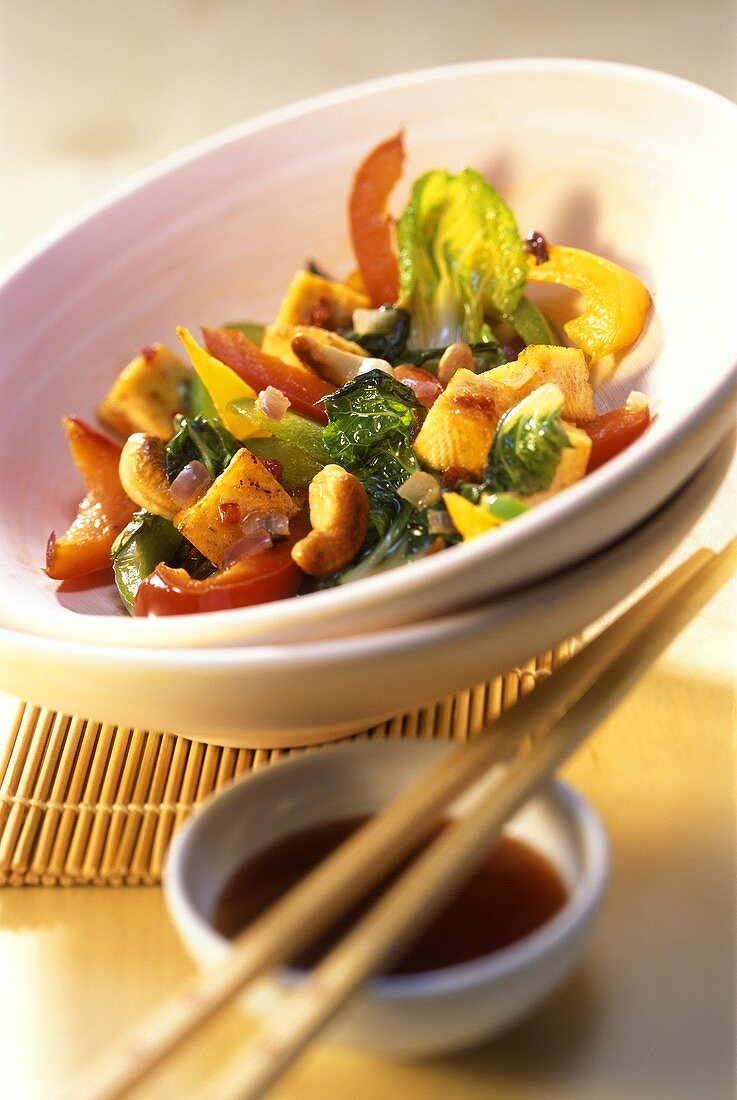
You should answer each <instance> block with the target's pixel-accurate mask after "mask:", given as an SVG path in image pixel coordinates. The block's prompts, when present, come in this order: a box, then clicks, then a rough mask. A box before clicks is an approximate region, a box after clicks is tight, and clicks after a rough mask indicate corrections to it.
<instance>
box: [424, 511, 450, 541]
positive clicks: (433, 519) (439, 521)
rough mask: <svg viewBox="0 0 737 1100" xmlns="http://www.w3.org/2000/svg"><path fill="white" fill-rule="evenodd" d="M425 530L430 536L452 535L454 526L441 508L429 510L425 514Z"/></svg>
mask: <svg viewBox="0 0 737 1100" xmlns="http://www.w3.org/2000/svg"><path fill="white" fill-rule="evenodd" d="M427 529H428V531H429V532H430V534H431V535H452V534H453V533H454V532H455V524H454V523H453V520H452V519H451V518H450V516H449V515H448V513H447V512H444V511H443V510H442V509H441V508H431V509H430V511H429V512H428V513H427Z"/></svg>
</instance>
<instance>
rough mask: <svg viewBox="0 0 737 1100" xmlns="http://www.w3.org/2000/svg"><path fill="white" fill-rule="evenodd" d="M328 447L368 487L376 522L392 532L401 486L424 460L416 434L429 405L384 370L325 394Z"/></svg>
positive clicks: (379, 530) (377, 528)
mask: <svg viewBox="0 0 737 1100" xmlns="http://www.w3.org/2000/svg"><path fill="white" fill-rule="evenodd" d="M325 408H326V410H327V414H328V424H327V427H326V428H325V429H324V431H323V442H324V444H325V449H326V450H327V452H328V454H329V455H330V457H331V458H332V460H333V461H334V462H337V463H339V464H340V465H341V466H343V467H344V468H345V469H346V470H349V471H350V472H351V473H354V474H355V475H356V477H358V478H359V479H360V480H361V481H362V482H363V485H364V488H365V489H366V492H367V493H368V498H369V504H370V514H371V524H372V526H373V527H374V529H375V531H376V532H377V533H378V535H379V536H382V535H384V534H385V533H386V531H387V529H388V528H389V526H390V525H391V523H392V522H393V520H394V518H395V517H396V514H397V512H398V510H399V508H400V504H401V502H400V501H399V498H398V497H397V495H396V491H397V489H398V488H399V486H400V485H401V484H402V482H404V481H406V479H407V477H408V476H409V475H410V474H411V473H412V472H413V471H415V470H417V469H419V464H418V462H417V459H416V458H415V455H414V453H413V451H412V439H413V436H414V434H415V432H416V429H417V427H418V424H419V420H420V418H421V416H422V415H423V414H424V410H423V408H422V406H421V405H420V403H419V401H418V400H417V398H416V397H415V395H414V393H413V392H412V390H411V389H410V388H409V387H408V386H405V385H403V384H402V383H401V382H397V381H396V380H395V379H393V378H389V377H388V376H387V375H386V374H384V373H383V372H382V371H379V370H373V371H369V372H368V373H367V374H363V375H360V376H359V377H358V378H355V379H354V380H353V381H352V382H348V383H347V385H345V386H343V387H342V389H340V390H337V391H336V392H335V393H333V394H330V396H329V397H326V398H325Z"/></svg>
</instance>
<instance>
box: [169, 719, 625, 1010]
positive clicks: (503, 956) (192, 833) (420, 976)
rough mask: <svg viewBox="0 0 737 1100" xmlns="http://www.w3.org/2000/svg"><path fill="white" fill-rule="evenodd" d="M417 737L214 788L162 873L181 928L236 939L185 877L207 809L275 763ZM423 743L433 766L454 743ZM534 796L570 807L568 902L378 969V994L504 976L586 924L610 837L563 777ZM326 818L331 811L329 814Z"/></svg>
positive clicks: (222, 942)
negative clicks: (486, 937) (414, 967)
mask: <svg viewBox="0 0 737 1100" xmlns="http://www.w3.org/2000/svg"><path fill="white" fill-rule="evenodd" d="M418 743H421V742H415V741H412V742H407V741H398V742H386V741H382V742H367V743H359V744H356V743H352V744H345V743H343V744H336V745H331V746H329V747H328V748H326V749H325V750H322V751H320V752H319V753H314V754H310V755H307V756H299V757H293V758H291V759H289V760H280V761H277V762H276V764H275V766H274V767H272V768H269V769H267V770H264V771H261V772H258V773H249V774H248V775H245V776H241V777H239V778H238V779H235V780H232V781H231V782H230V783H229V784H227V786H226V787H225V788H224V789H222V790H221V791H218V792H215V793H214V794H212V795H210V796H209V797H208V798H207V799H206V800H205V801H204V802H203V804H202V806H201V807H199V808H198V809H197V811H196V812H195V813H194V814H193V815H192V816H191V817H190V818H189V820H188V821H187V822H186V823H185V825H184V826H183V827H182V829H181V830H180V831H179V833H178V834H177V836H176V837H175V838H174V840H173V842H172V845H171V847H170V849H169V852H168V854H167V859H166V864H165V868H164V880H163V884H164V897H165V900H166V905H167V908H168V910H169V916H170V918H171V919H172V921H173V922H174V924H175V925H176V927H177V931H178V932H179V934H180V935H182V934H183V933H182V927H183V926H189V928H190V929H194V930H195V931H196V934H197V936H198V937H199V938H204V939H206V940H207V942H208V943H209V945H210V946H211V947H212V948H214V949H215V950H217V951H218V952H219V953H221V954H222V953H224V952H225V951H226V949H227V946H228V944H229V942H230V941H229V940H228V938H227V937H226V936H223V935H221V934H220V933H219V932H217V931H216V930H215V929H214V928H213V926H212V924H211V923H210V922H209V921H208V920H206V919H205V918H204V917H202V916H201V915H200V914H199V913H198V911H197V909H196V908H195V906H194V904H193V903H192V901H191V898H190V895H189V893H188V891H187V885H186V881H185V867H186V863H187V858H188V853H189V849H190V846H191V844H192V843H193V837H196V835H197V832H198V831H199V830H200V829H201V828H202V824H201V822H202V819H203V818H204V817H205V815H206V814H207V815H210V814H211V813H213V812H214V813H216V814H217V813H220V814H224V813H228V804H229V803H232V804H233V809H232V811H231V812H234V813H237V812H238V809H237V807H238V804H239V801H241V800H242V799H243V798H244V797H245V793H244V792H245V791H246V790H247V789H248V784H249V783H253V782H256V781H259V782H262V783H263V782H268V781H269V779H268V777H269V775H273V774H274V772H276V771H279V772H280V774H281V775H282V777H283V774H284V773H283V769H284V768H287V769H290V768H291V769H299V768H300V767H301V768H304V767H305V766H307V767H320V765H321V764H322V763H323V762H324V758H325V756H326V755H328V757H329V759H328V764H329V763H330V759H332V758H334V755H335V753H341V752H342V753H347V754H348V755H350V756H352V757H353V759H352V761H351V766H353V767H356V766H357V765H358V764H359V763H360V762H359V761H358V760H357V759H356V758H357V757H358V756H361V755H364V754H365V755H371V754H375V755H376V756H379V755H380V754H381V752H382V751H384V752H385V751H386V746H387V745H391V746H392V748H391V749H390V750H389V751H394V752H397V751H399V752H400V753H401V752H407V751H408V750H407V745H408V744H412V745H415V744H418ZM421 744H423V748H422V749H421V750H415V749H413V750H411V751H415V752H418V755H419V753H420V752H421V753H422V754H423V756H424V757H425V758H427V759H426V760H425V761H424V762H423V763H424V766H428V767H429V766H431V764H432V760H433V759H435V758H437V759H439V758H441V757H442V755H443V753H445V752H449V751H451V750H452V748H453V747H454V746H452V745H451V744H449V743H447V742H440V741H430V742H425V743H421ZM400 746H401V747H400ZM418 774H419V773H418ZM279 781H280V780H279V779H278V778H277V779H272V782H277V783H278V782H279ZM532 798H533V799H537V798H539V799H543V800H546V801H551V802H552V803H553V804H554V805H557V806H561V807H562V808H563V809H564V810H565V811H566V821H565V824H564V825H563V829H564V830H565V831H566V832H567V833H568V836H569V837H570V838H572V840H573V842H574V844H575V845H576V846H577V848H578V857H579V866H578V873H577V875H576V878H575V882H574V883H573V886H572V888H570V892H569V894H568V897H567V900H566V902H565V904H564V905H563V906H562V908H561V909H560V910H559V911H558V912H557V913H556V914H555V916H554V917H552V918H551V919H550V920H548V921H546V922H545V924H543V925H541V926H540V927H539V928H537V929H536V930H535V931H533V932H531V933H530V934H528V935H527V936H524V937H522V938H521V939H519V940H517V941H515V942H514V943H513V944H510V945H509V946H508V947H504V948H501V949H499V950H498V951H495V952H492V953H490V954H486V955H481V956H479V957H478V958H475V959H470V960H468V961H467V962H464V963H458V964H456V965H454V966H446V967H439V968H438V969H436V970H428V971H422V972H419V973H415V974H399V975H381V976H374V977H372V978H370V979H369V980H368V981H367V982H366V985H365V988H366V990H367V991H368V992H369V993H370V995H371V996H372V997H375V998H376V999H379V1000H384V1001H397V1000H411V999H413V998H425V997H437V996H446V995H452V994H455V993H460V992H463V991H467V990H470V989H472V988H474V987H477V986H480V985H488V984H490V983H492V982H500V981H504V980H505V979H506V978H508V977H509V976H511V975H512V974H515V973H518V972H520V971H525V970H528V969H531V968H533V967H535V966H536V965H538V964H539V963H540V962H541V961H542V960H543V959H544V958H545V957H547V956H548V955H550V954H552V953H555V952H556V951H559V950H563V949H564V948H565V947H566V945H567V944H568V943H569V942H570V940H571V939H573V938H575V936H576V935H577V934H578V933H579V932H580V931H581V929H582V928H583V927H585V925H586V924H587V922H588V921H589V919H590V918H591V917H592V916H593V914H594V913H595V911H596V909H597V908H598V906H599V904H600V902H601V900H602V897H603V895H604V891H605V889H606V885H607V882H608V879H609V873H610V867H611V856H610V846H609V840H608V836H607V833H606V829H605V827H604V824H603V822H602V819H601V817H600V816H599V814H598V813H597V811H596V810H595V809H594V807H593V806H592V804H591V803H590V802H589V801H588V800H587V799H586V798H585V797H584V796H583V794H581V792H579V791H577V790H576V789H575V788H574V787H572V786H571V785H570V784H569V783H566V782H564V781H563V780H561V779H558V778H555V779H553V780H551V782H550V783H547V784H545V785H544V786H543V787H542V788H540V790H539V791H538V792H537V793H536V794H535V795H534V796H532ZM530 801H532V799H530ZM328 819H329V818H325V820H328ZM266 847H268V841H266V842H265V843H264V844H260V845H259V846H258V848H257V849H256V851H262V850H263V849H264V848H266ZM533 847H534V845H533ZM551 862H553V863H554V865H555V866H556V868H557V869H559V864H558V863H557V862H556V860H555V859H554V858H553V859H551ZM277 973H278V978H279V981H280V983H281V984H282V985H284V986H286V987H288V988H298V987H299V986H300V985H302V984H303V983H304V982H305V981H306V980H307V978H308V976H309V972H306V971H300V970H297V969H296V968H293V967H289V966H280V967H279V968H278V970H277Z"/></svg>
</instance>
